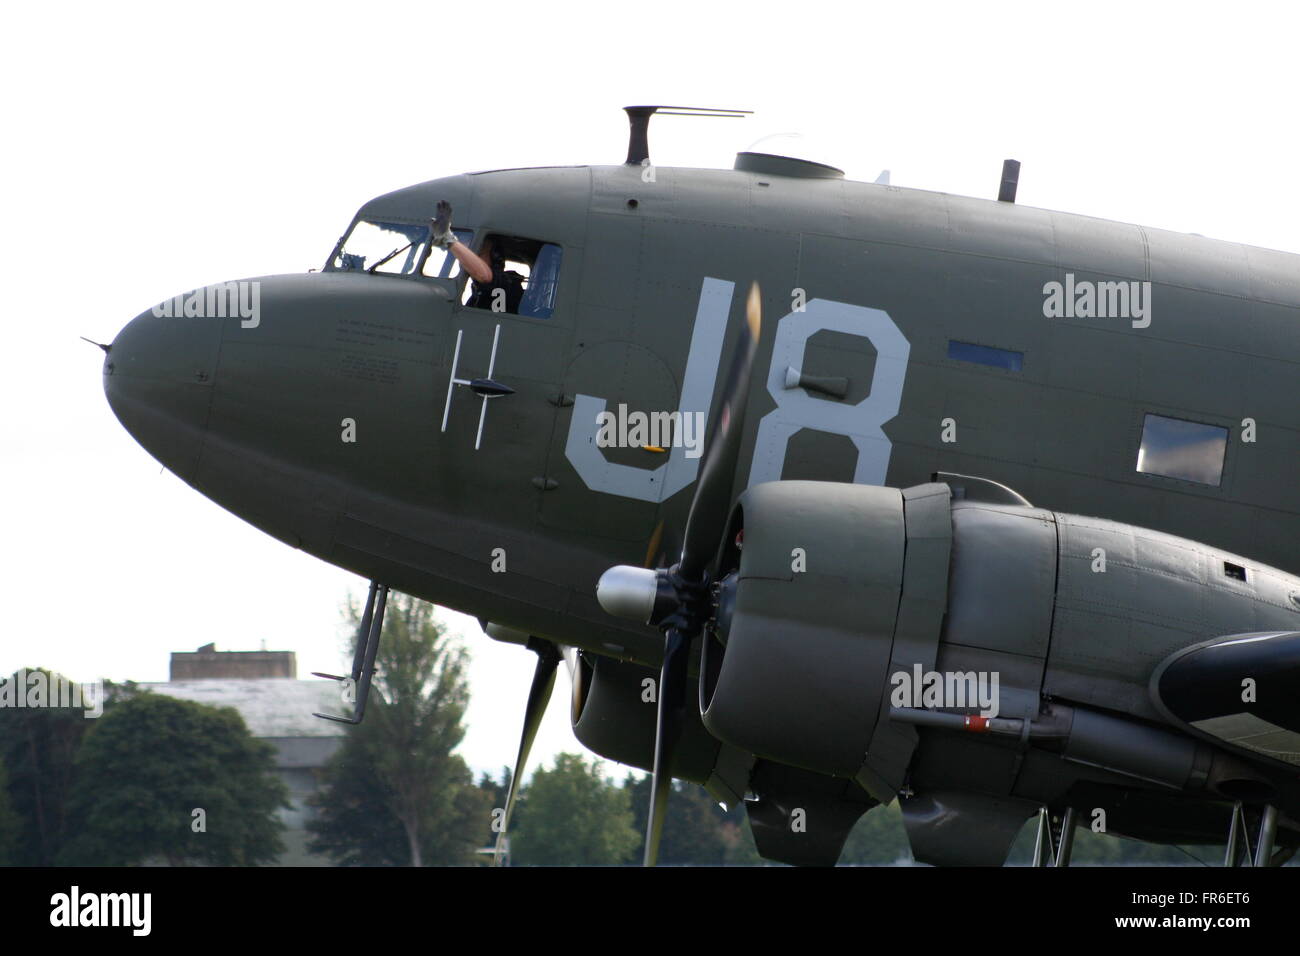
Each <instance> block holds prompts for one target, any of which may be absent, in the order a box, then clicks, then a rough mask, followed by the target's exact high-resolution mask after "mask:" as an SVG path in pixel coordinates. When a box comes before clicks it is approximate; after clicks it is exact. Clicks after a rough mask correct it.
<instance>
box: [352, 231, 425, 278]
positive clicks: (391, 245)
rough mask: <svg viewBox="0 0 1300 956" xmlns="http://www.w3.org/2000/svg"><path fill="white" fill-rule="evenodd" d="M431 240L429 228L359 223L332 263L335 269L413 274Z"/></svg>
mask: <svg viewBox="0 0 1300 956" xmlns="http://www.w3.org/2000/svg"><path fill="white" fill-rule="evenodd" d="M428 241H429V227H428V226H417V225H411V224H409V223H398V222H368V221H366V220H364V219H363V220H361V221H359V222H358V223H357V224H356V225H355V226H353V227H352V231H351V232H350V233H348V237H347V239H346V240H345V241H344V242H343V245H342V246H340V247H339V250H338V252H337V253H336V254H335V256H334V259H333V260H332V261H331V262H330V267H331V268H333V269H341V270H344V271H357V272H383V273H387V274H388V275H409V274H411V273H413V272H415V268H416V266H417V265H419V263H420V257H421V256H422V255H424V247H425V244H426V243H427V242H428Z"/></svg>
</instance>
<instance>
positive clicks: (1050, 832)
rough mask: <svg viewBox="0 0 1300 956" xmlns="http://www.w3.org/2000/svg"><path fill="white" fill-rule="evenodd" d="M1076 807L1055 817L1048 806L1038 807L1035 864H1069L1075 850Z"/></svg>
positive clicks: (1069, 808) (1068, 808)
mask: <svg viewBox="0 0 1300 956" xmlns="http://www.w3.org/2000/svg"><path fill="white" fill-rule="evenodd" d="M1075 823H1076V815H1075V812H1074V807H1066V808H1065V812H1064V813H1063V814H1062V815H1061V816H1059V817H1057V818H1055V819H1054V818H1053V817H1052V815H1051V814H1050V813H1049V812H1048V810H1047V807H1039V808H1038V833H1037V835H1036V836H1035V838H1034V862H1033V864H1032V865H1033V866H1069V865H1070V854H1071V852H1072V851H1073V850H1074V827H1075Z"/></svg>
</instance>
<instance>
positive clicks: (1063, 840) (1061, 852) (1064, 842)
mask: <svg viewBox="0 0 1300 956" xmlns="http://www.w3.org/2000/svg"><path fill="white" fill-rule="evenodd" d="M1074 817H1075V815H1074V807H1066V808H1065V815H1064V816H1062V817H1061V835H1060V836H1059V837H1057V841H1056V865H1057V866H1069V865H1070V853H1071V852H1072V851H1073V850H1074V824H1075V818H1074Z"/></svg>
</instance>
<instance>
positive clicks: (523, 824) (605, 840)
mask: <svg viewBox="0 0 1300 956" xmlns="http://www.w3.org/2000/svg"><path fill="white" fill-rule="evenodd" d="M510 831H511V835H510V855H511V860H512V862H513V863H515V864H517V865H523V866H582V865H587V866H591V865H611V864H619V863H630V862H632V861H633V860H634V859H635V854H636V848H637V844H638V843H639V842H640V840H641V837H640V835H639V834H638V833H637V832H636V829H635V828H634V826H633V816H632V808H631V801H630V799H629V794H628V791H627V790H626V789H624V788H622V787H618V786H615V785H614V784H613V783H612V782H611V781H610V780H608V779H607V778H606V777H605V775H604V773H603V770H602V764H601V762H600V761H599V760H593V761H592V762H591V763H590V764H588V763H587V762H586V760H584V759H583V758H582V757H581V756H580V755H578V754H557V755H556V757H555V765H554V766H553V767H551V768H550V769H547V768H545V767H541V768H538V770H537V771H536V772H535V773H534V774H533V777H532V780H530V781H529V783H528V786H527V787H525V788H524V790H523V791H522V793H521V795H520V802H519V806H518V807H517V808H516V810H515V815H514V819H513V820H512V821H511V824H510Z"/></svg>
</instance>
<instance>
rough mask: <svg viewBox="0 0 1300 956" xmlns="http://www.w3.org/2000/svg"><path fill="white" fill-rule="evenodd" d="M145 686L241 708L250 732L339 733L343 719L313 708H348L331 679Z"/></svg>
mask: <svg viewBox="0 0 1300 956" xmlns="http://www.w3.org/2000/svg"><path fill="white" fill-rule="evenodd" d="M139 686H140V687H141V688H142V689H144V690H150V691H153V692H154V693H156V694H166V695H167V696H168V697H178V698H180V699H181V700H192V701H194V702H195V703H198V704H209V705H211V706H213V707H233V708H235V710H237V711H239V713H240V715H241V716H242V717H243V718H244V723H246V724H248V729H249V732H250V733H251V734H252V735H253V736H254V737H340V736H342V735H343V731H344V726H345V725H344V724H340V723H338V722H336V721H333V720H322V719H321V718H319V717H313V716H312V713H313V712H317V711H319V712H320V713H323V714H342V713H348V710H349V708H348V707H347V705H345V704H344V703H343V700H342V698H341V696H340V694H339V685H338V683H337V682H335V681H332V680H295V679H293V678H288V677H261V678H251V679H241V678H224V679H214V680H178V681H164V682H158V683H145V684H140V685H139Z"/></svg>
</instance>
